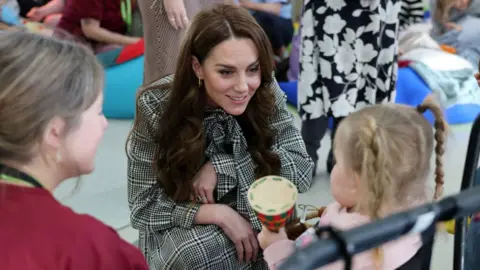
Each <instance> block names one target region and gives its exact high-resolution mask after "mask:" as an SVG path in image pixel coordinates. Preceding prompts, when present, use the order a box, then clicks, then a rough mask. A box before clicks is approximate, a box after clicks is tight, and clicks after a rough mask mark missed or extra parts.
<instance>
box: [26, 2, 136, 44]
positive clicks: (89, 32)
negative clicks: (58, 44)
mask: <svg viewBox="0 0 480 270" xmlns="http://www.w3.org/2000/svg"><path fill="white" fill-rule="evenodd" d="M121 2H122V0H111V1H102V0H53V1H52V2H50V3H49V4H47V5H46V6H43V7H40V8H38V9H36V10H32V14H33V15H32V14H31V16H32V17H35V18H37V19H38V18H41V16H39V15H38V13H39V12H41V14H43V13H46V11H45V10H48V11H49V12H53V11H55V12H61V13H62V15H61V17H60V18H59V20H58V24H57V27H58V28H60V29H63V30H65V31H66V32H68V33H70V34H71V35H73V36H75V37H77V38H78V39H79V40H80V41H83V42H85V43H86V44H89V45H90V46H91V47H92V48H93V49H94V51H95V52H102V51H104V50H106V49H107V48H111V47H112V45H113V46H119V45H130V44H135V43H137V42H138V41H139V40H140V38H138V37H131V36H128V35H126V32H127V25H126V23H125V21H124V19H123V17H122V13H121ZM39 10H40V11H39ZM53 23H57V21H55V22H53Z"/></svg>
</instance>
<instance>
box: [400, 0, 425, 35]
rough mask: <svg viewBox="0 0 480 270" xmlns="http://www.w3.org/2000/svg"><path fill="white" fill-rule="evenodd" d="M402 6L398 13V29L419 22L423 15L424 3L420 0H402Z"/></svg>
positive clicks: (403, 28)
mask: <svg viewBox="0 0 480 270" xmlns="http://www.w3.org/2000/svg"><path fill="white" fill-rule="evenodd" d="M401 4H402V8H401V10H400V14H398V18H399V20H400V22H399V30H405V29H407V28H408V27H409V26H410V25H412V24H416V23H421V22H422V21H423V16H424V9H423V8H424V4H423V1H422V0H402V3H401Z"/></svg>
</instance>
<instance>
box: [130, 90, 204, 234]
mask: <svg viewBox="0 0 480 270" xmlns="http://www.w3.org/2000/svg"><path fill="white" fill-rule="evenodd" d="M160 91H162V90H150V91H148V92H145V93H143V94H142V95H141V96H140V97H139V99H138V104H137V115H136V117H137V125H136V126H135V127H134V128H133V129H132V134H131V138H130V141H129V144H128V146H127V157H128V202H129V206H130V211H131V222H132V226H133V227H134V228H135V229H137V230H142V231H149V232H153V231H163V230H167V229H169V228H172V227H183V228H191V227H192V226H193V220H194V217H195V214H196V213H197V211H198V208H199V207H200V204H195V203H175V202H174V201H173V200H172V199H171V198H169V197H168V196H167V195H166V194H165V193H164V191H163V188H162V187H161V186H160V185H159V184H158V182H157V176H156V174H155V172H154V169H153V164H154V156H155V153H156V150H157V147H159V146H158V145H157V144H156V143H155V142H154V134H155V129H156V128H157V126H156V125H157V123H158V122H157V120H158V118H159V117H160V116H161V114H162V112H163V106H162V105H163V104H164V102H163V100H162V98H161V94H158V92H160Z"/></svg>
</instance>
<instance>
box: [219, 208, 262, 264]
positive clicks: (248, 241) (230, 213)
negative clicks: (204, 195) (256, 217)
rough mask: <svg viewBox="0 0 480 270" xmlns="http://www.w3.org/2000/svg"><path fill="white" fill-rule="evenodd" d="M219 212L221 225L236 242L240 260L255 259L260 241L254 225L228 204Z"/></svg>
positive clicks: (250, 260) (248, 260) (249, 260)
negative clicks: (256, 235) (253, 227)
mask: <svg viewBox="0 0 480 270" xmlns="http://www.w3.org/2000/svg"><path fill="white" fill-rule="evenodd" d="M219 214H221V215H219V216H221V218H222V220H221V222H220V225H219V226H220V228H222V230H223V231H224V232H225V234H226V235H227V236H228V238H230V240H232V242H233V243H234V244H235V248H236V249H237V255H238V260H239V261H245V262H247V263H249V262H252V261H255V260H256V259H257V254H258V242H257V238H256V237H255V233H254V231H253V229H252V225H250V223H249V222H248V221H247V220H246V219H245V218H243V217H242V216H240V214H239V213H237V212H236V211H235V210H233V209H232V208H230V207H229V206H228V205H224V206H223V207H222V208H221V210H220V213H219Z"/></svg>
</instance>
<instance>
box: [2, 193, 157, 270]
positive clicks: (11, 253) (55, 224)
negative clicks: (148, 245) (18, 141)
mask: <svg viewBox="0 0 480 270" xmlns="http://www.w3.org/2000/svg"><path fill="white" fill-rule="evenodd" d="M0 265H1V267H0V268H1V269H2V270H19V269H22V270H37V269H38V270H40V269H42V270H43V269H48V270H60V269H61V270H67V269H68V270H87V269H88V270H90V269H92V270H93V269H95V270H110V269H111V270H127V269H129V270H132V269H135V270H144V269H145V270H146V269H148V266H147V264H146V262H145V259H144V257H143V255H142V253H141V252H140V251H139V250H138V249H137V248H135V247H134V246H132V245H130V244H129V243H127V242H125V241H123V240H122V239H121V238H120V237H119V236H118V234H117V233H116V231H115V230H113V229H112V228H109V227H107V226H106V225H104V224H103V223H101V222H100V221H98V220H96V219H95V218H93V217H90V216H88V215H79V214H76V213H74V212H73V211H72V210H70V208H68V207H65V206H62V205H61V204H60V203H59V202H57V201H56V200H55V198H54V197H53V196H52V195H51V194H50V193H49V192H48V191H46V190H43V189H39V188H26V187H20V186H14V185H8V184H0Z"/></svg>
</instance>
